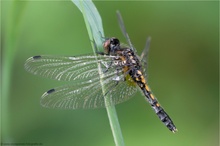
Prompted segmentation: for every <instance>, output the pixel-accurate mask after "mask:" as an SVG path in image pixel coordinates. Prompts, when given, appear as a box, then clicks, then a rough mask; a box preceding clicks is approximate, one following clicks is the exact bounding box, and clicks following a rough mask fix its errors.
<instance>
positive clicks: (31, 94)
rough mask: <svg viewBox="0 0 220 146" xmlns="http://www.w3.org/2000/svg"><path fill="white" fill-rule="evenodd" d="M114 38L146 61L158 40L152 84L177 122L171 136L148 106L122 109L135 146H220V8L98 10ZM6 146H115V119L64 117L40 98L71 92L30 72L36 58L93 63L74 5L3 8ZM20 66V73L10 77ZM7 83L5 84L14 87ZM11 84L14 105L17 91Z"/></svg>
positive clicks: (176, 5) (73, 113) (87, 114)
mask: <svg viewBox="0 0 220 146" xmlns="http://www.w3.org/2000/svg"><path fill="white" fill-rule="evenodd" d="M94 3H95V5H96V6H97V9H98V11H99V12H100V15H101V17H102V20H103V25H104V30H105V35H106V37H111V36H116V37H118V38H119V39H120V40H122V41H123V42H125V39H124V38H123V35H122V33H121V31H120V29H119V26H118V22H117V18H116V10H120V11H121V14H122V16H123V19H124V21H125V26H126V29H127V32H128V33H129V35H130V37H131V41H132V43H133V45H134V46H135V47H136V48H137V50H138V51H139V52H141V51H142V49H143V48H144V45H145V42H146V38H147V36H151V38H152V41H151V47H150V52H149V68H148V83H149V85H150V87H151V89H152V91H153V92H154V94H155V95H156V97H157V98H158V99H159V101H160V103H161V104H162V106H163V107H164V108H165V109H166V111H167V112H168V113H169V115H170V116H171V117H172V119H173V121H174V123H175V124H176V126H177V128H178V130H179V131H178V132H177V133H176V134H173V133H172V132H170V131H169V130H168V129H167V128H166V127H165V126H164V125H163V124H162V123H161V122H160V120H159V119H158V118H157V116H156V115H155V113H154V112H153V111H152V109H151V107H150V106H149V104H148V103H147V102H145V99H144V97H143V96H142V95H141V94H140V93H138V94H137V95H136V96H135V98H132V99H131V100H129V101H127V102H125V103H122V104H119V105H117V106H116V109H117V113H118V117H119V121H120V125H121V129H122V133H123V136H124V140H125V144H126V145H127V146H217V145H218V139H219V135H218V131H219V127H218V124H219V118H218V116H219V96H218V95H219V94H218V93H219V86H218V85H219V84H218V82H219V69H218V68H219V64H218V61H219V60H218V55H219V46H218V45H219V14H218V13H219V2H218V1H216V2H214V1H212V2H208V1H207V2H205V1H203V2H187V1H185V2H178V1H176V2H165V1H164V2H162V1H160V2H159V1H158V2H152V1H145V2H128V1H127V2H122V1H121V2H110V1H109V2H101V1H99V2H98V1H97V2H94ZM1 4H2V6H1V18H2V23H1V24H2V27H1V28H2V29H1V42H2V44H1V52H2V55H1V57H2V61H3V62H2V64H1V66H2V68H3V70H2V72H3V73H5V74H3V75H4V76H3V77H2V79H3V81H5V82H3V85H2V98H1V99H2V100H1V109H2V111H1V114H2V116H1V123H2V127H1V132H2V137H1V138H2V142H5V143H10V142H13V143H14V142H16V143H25V142H27V143H42V144H43V145H45V146H60V145H63V146H69V145H73V146H113V145H114V141H113V137H112V133H111V130H110V126H109V122H108V118H107V114H106V110H105V109H96V110H57V109H45V108H42V107H41V106H40V103H39V101H40V96H41V95H42V94H43V93H44V92H45V91H47V90H48V89H50V88H53V87H56V86H59V85H62V84H65V82H58V81H54V80H50V79H45V78H41V77H39V76H34V75H32V74H30V73H28V72H26V71H25V70H24V62H25V60H26V59H27V58H29V57H31V56H34V55H40V54H50V55H77V54H86V53H92V49H91V46H90V45H91V43H90V40H89V38H88V34H87V30H86V27H85V24H84V21H83V17H82V14H81V13H80V11H79V10H78V9H77V7H76V6H75V5H74V4H73V3H72V2H70V1H65V2H64V1H62V2H61V1H47V2H44V1H20V2H18V1H17V2H13V1H1ZM10 66H11V67H10ZM4 79H5V80H4ZM8 83H10V84H9V95H8V98H7V97H6V96H7V95H6V94H5V93H4V92H6V91H7V89H6V88H7V84H8Z"/></svg>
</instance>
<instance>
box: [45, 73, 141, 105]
mask: <svg viewBox="0 0 220 146" xmlns="http://www.w3.org/2000/svg"><path fill="white" fill-rule="evenodd" d="M120 74H121V75H120V76H119V78H121V79H122V78H123V77H124V75H123V74H122V73H121V72H120ZM115 75H116V71H115V72H111V73H107V74H105V77H104V78H102V84H103V86H104V87H105V93H103V91H102V87H101V84H100V79H99V78H95V79H93V80H90V81H88V82H82V83H80V84H70V85H65V86H61V87H58V88H54V89H51V90H49V91H47V92H45V93H44V94H43V95H42V97H41V105H42V106H44V107H47V108H60V109H89V108H101V107H106V106H110V105H115V104H118V103H121V102H124V101H126V100H128V99H129V98H131V97H132V95H134V93H136V91H137V88H136V86H135V85H134V84H130V85H128V84H127V83H128V82H127V81H126V82H125V81H119V83H118V84H117V82H116V81H115V80H113V78H114V76H115ZM130 82H132V81H130ZM104 95H108V97H109V98H110V99H109V100H107V101H109V102H106V103H105V99H104V98H105V97H106V96H104Z"/></svg>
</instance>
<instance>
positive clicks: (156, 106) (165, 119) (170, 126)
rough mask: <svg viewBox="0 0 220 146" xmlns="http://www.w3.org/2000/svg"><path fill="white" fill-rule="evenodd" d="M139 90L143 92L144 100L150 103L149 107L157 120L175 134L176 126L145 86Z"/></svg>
mask: <svg viewBox="0 0 220 146" xmlns="http://www.w3.org/2000/svg"><path fill="white" fill-rule="evenodd" d="M141 90H142V91H143V93H144V95H145V97H146V100H147V101H148V102H149V103H150V105H151V107H152V108H153V110H154V111H155V113H156V114H157V116H158V117H159V119H160V120H161V121H162V122H163V123H164V124H165V125H166V127H167V128H168V129H169V130H170V131H172V132H173V133H175V132H176V131H177V129H176V126H175V125H174V123H173V121H172V120H171V118H170V117H169V115H168V114H167V113H166V112H165V110H164V109H163V108H162V107H161V106H160V104H159V102H158V101H157V99H156V98H155V97H154V96H153V94H152V92H151V91H150V89H149V87H148V85H147V84H145V85H144V86H143V87H142V88H141Z"/></svg>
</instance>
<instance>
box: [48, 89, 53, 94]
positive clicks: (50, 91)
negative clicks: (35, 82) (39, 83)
mask: <svg viewBox="0 0 220 146" xmlns="http://www.w3.org/2000/svg"><path fill="white" fill-rule="evenodd" d="M53 92H55V89H50V90H48V91H47V94H51V93H53Z"/></svg>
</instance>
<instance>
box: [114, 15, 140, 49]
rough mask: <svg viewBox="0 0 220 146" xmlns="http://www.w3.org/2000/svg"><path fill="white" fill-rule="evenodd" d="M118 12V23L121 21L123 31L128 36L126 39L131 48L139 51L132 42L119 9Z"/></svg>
mask: <svg viewBox="0 0 220 146" xmlns="http://www.w3.org/2000/svg"><path fill="white" fill-rule="evenodd" d="M116 13H117V17H118V23H119V26H120V28H121V31H122V33H123V35H124V37H125V38H126V40H127V42H128V44H129V46H130V48H131V49H132V50H133V51H134V52H135V53H137V51H136V49H135V48H134V47H133V45H132V43H131V40H130V38H129V36H128V33H127V31H126V29H125V25H124V22H123V19H122V16H121V13H120V12H119V11H117V12H116Z"/></svg>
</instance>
